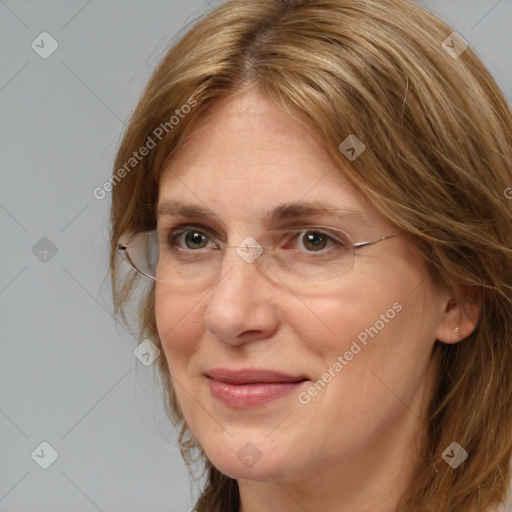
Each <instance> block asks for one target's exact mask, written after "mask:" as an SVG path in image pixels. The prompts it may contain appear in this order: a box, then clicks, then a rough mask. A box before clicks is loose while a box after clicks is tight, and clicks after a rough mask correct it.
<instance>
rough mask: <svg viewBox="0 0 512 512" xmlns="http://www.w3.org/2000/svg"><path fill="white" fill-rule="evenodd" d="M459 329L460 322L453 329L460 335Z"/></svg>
mask: <svg viewBox="0 0 512 512" xmlns="http://www.w3.org/2000/svg"><path fill="white" fill-rule="evenodd" d="M459 329H460V324H457V327H455V329H453V332H454V333H456V334H459V335H460V332H459Z"/></svg>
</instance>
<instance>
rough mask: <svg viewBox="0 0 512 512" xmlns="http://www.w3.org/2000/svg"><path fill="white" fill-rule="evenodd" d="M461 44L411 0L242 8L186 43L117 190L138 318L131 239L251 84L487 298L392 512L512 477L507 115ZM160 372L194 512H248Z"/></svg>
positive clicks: (132, 127)
mask: <svg viewBox="0 0 512 512" xmlns="http://www.w3.org/2000/svg"><path fill="white" fill-rule="evenodd" d="M451 33H452V30H451V29H450V28H449V27H448V26H447V25H446V24H445V23H443V22H442V21H440V20H438V19H437V18H436V17H434V16H433V15H431V14H429V13H428V12H426V11H425V10H423V9H422V8H420V7H418V6H417V5H415V4H414V3H413V2H412V1H409V0H357V1H355V0H309V1H308V0H297V1H285V0H258V1H257V2H248V1H246V0H231V1H229V2H227V3H225V4H223V5H221V6H219V7H218V8H216V9H215V10H214V11H213V12H211V13H210V14H208V15H206V16H205V17H204V18H202V19H201V20H199V21H198V22H197V23H196V24H195V26H194V27H193V29H192V30H189V31H187V33H186V34H185V35H184V36H183V37H182V38H181V39H180V40H179V41H178V42H177V43H176V44H174V45H173V46H172V48H170V50H169V51H168V52H167V54H166V55H165V57H164V58H163V59H162V61H161V63H160V64H159V65H158V67H157V69H156V70H155V71H154V73H153V75H152V77H151V78H150V80H149V82H148V84H147V86H146V89H145V91H144V93H143V95H142V97H141V99H140V101H139V103H138V105H137V107H136V109H135V111H134V113H133V115H132V116H131V119H130V122H129V125H128V128H127V130H126V133H125V135H124V138H123V140H122V143H121V145H120V148H119V151H118V154H117V158H116V162H115V172H114V177H115V178H116V179H115V181H114V182H113V187H112V210H111V223H112V230H111V260H110V261H111V272H112V283H113V292H114V302H115V308H116V313H117V314H120V315H121V317H122V318H123V319H124V321H127V318H126V315H125V312H126V308H127V305H128V303H129V299H130V297H132V298H133V297H134V296H135V294H134V293H133V292H134V290H135V285H136V282H137V281H138V279H139V277H138V276H137V277H135V276H134V275H131V276H129V277H128V278H127V277H126V276H125V275H123V274H121V273H120V271H119V265H118V264H117V259H116V246H117V243H118V242H119V239H120V237H121V236H122V235H123V234H125V233H127V232H130V233H137V232H140V231H146V230H150V229H154V228H155V227H156V217H155V204H156V201H157V195H158V180H159V173H160V171H161V169H162V166H163V164H164V162H165V161H166V160H167V159H168V158H170V157H172V155H173V154H175V153H176V151H177V150H178V149H179V148H180V147H181V146H182V144H183V142H184V141H185V140H186V138H187V136H188V135H189V134H190V132H191V131H192V130H193V128H194V126H195V124H196V122H197V121H198V119H200V118H201V117H202V116H204V114H205V112H206V110H207V108H208V107H209V106H210V105H211V104H212V102H214V101H216V100H218V99H219V98H221V97H225V96H227V95H229V94H233V93H237V92H240V91H243V90H245V89H246V88H248V87H256V88H258V90H260V91H261V92H263V93H264V94H266V95H267V96H268V97H269V98H271V99H272V100H273V101H274V102H275V103H276V104H277V105H279V106H280V107H281V108H282V109H283V110H285V111H286V112H288V113H289V114H290V115H292V116H294V117H295V118H296V119H297V120H299V121H301V122H303V123H306V124H307V125H308V126H310V127H311V128H312V129H313V130H314V131H315V132H316V133H317V134H318V135H319V136H320V137H321V139H322V140H323V142H324V144H325V149H326V150H327V151H328V152H329V154H330V155H331V157H332V158H333V160H334V161H335V162H339V164H340V166H343V168H344V169H345V170H346V176H347V177H348V179H349V180H350V181H351V182H352V183H353V184H354V185H355V186H356V187H357V188H358V189H359V190H360V191H361V192H362V193H363V194H364V195H365V196H366V197H367V198H369V200H370V201H371V203H372V204H373V205H374V206H375V207H376V208H378V209H379V211H380V212H381V213H382V214H383V215H384V216H385V217H387V218H388V219H389V220H391V221H392V222H393V223H395V224H396V225H397V226H399V227H400V228H401V229H403V230H404V231H406V232H407V233H409V234H411V235H412V236H413V237H414V238H415V240H416V241H417V246H418V249H419V250H420V251H421V253H422V254H423V256H424V258H425V260H426V261H428V262H430V264H431V266H432V268H433V269H434V270H435V272H436V275H437V276H438V277H439V278H440V279H442V280H444V281H445V282H446V283H448V284H449V285H451V286H453V287H454V289H455V287H456V286H458V285H465V286H466V287H473V289H476V290H479V291H480V292H481V294H482V297H483V310H482V314H481V316H480V319H479V324H478V326H477V328H476V330H475V331H474V332H473V334H472V335H471V336H470V337H469V338H468V339H466V340H464V341H462V342H460V343H456V344H453V345H447V344H442V343H436V345H435V352H436V353H437V354H438V355H439V357H440V361H441V364H440V369H439V374H438V379H437V385H436V388H435V391H434V394H433V396H432V398H431V402H430V408H429V417H428V418H427V427H426V428H427V429H428V434H427V438H428V442H427V443H426V445H425V447H424V452H423V453H422V454H421V457H420V458H419V460H418V467H417V470H416V473H415V476H414V479H413V481H412V484H411V485H410V488H409V490H408V492H407V493H406V494H405V495H404V496H403V497H402V500H401V502H400V504H398V505H397V509H396V510H397V511H405V510H408V511H414V512H433V511H435V512H457V511H460V512H481V511H483V510H487V509H488V508H489V507H492V506H497V505H498V504H500V503H501V502H502V501H503V500H504V499H505V497H506V494H507V488H508V483H509V480H510V477H511V469H510V465H509V464H510V459H511V456H512V435H511V433H512V378H511V374H510V362H511V361H512V305H511V303H512V300H511V299H512V250H511V248H512V216H511V213H512V212H511V205H512V201H509V200H507V199H506V197H505V196H506V195H507V194H506V193H505V190H507V189H508V187H510V186H512V170H511V168H512V113H511V110H510V107H509V105H508V104H507V102H506V101H505V99H504V96H503V94H502V93H501V91H500V90H499V88H498V86H497V85H496V83H495V81H494V80H493V78H492V77H491V76H490V74H489V73H488V71H487V70H486V69H485V67H484V66H483V64H482V63H481V61H480V60H479V59H478V58H477V57H476V55H475V54H474V53H473V51H472V50H471V49H470V48H468V49H466V50H465V51H464V52H463V53H462V54H461V55H460V56H456V55H453V54H450V53H449V52H448V51H446V50H447V48H446V45H445V47H444V48H443V41H445V40H447V38H448V37H449V36H450V34H451ZM448 41H449V44H448V47H450V46H453V41H452V40H450V39H448ZM158 128H160V129H159V130H158ZM350 134H355V135H356V136H357V137H358V138H359V139H360V140H361V141H363V142H364V144H365V145H366V150H365V151H364V153H363V154H362V155H361V156H360V157H359V158H358V159H357V160H355V161H353V162H351V163H349V162H348V161H347V160H346V159H345V158H344V156H343V154H342V153H341V152H340V151H339V150H338V145H339V144H340V143H341V142H342V141H343V140H344V139H345V138H346V137H347V136H348V135H350ZM150 141H151V142H150ZM153 146H156V147H154V148H153ZM143 147H146V148H150V149H149V150H148V151H139V148H143ZM134 152H137V156H136V157H135V156H134ZM139 153H140V154H139ZM143 154H144V155H143ZM141 155H143V156H141ZM132 158H136V159H135V160H131V159H132ZM128 162H130V164H129V166H130V167H131V168H132V169H130V168H127V163H128ZM132 164H133V165H132ZM121 169H124V170H125V172H121ZM121 175H122V176H121ZM153 291H154V288H153V287H150V288H149V289H148V290H146V291H145V292H144V293H142V294H140V293H139V294H137V295H136V299H137V303H138V304H139V310H138V314H137V317H138V321H139V334H140V339H142V338H143V337H151V338H152V339H153V341H154V342H155V344H156V345H157V346H159V347H161V344H160V340H159V337H158V332H157V328H156V322H155V315H154V294H153ZM462 299H463V300H464V297H462ZM157 365H158V372H159V373H158V375H159V376H160V377H161V386H162V389H163V392H164V400H165V406H166V410H167V412H168V415H169V417H170V418H171V420H172V421H173V422H174V424H175V425H176V426H177V427H178V429H179V440H180V446H181V450H182V454H183V456H184V458H185V460H186V461H188V462H189V463H191V462H192V460H193V458H194V454H196V455H197V454H198V456H199V457H200V459H201V460H202V461H203V463H204V467H205V468H206V471H207V472H208V481H207V484H206V487H205V488H204V490H203V492H202V495H201V496H200V498H199V500H198V502H197V504H196V509H197V510H198V511H199V512H230V511H233V512H235V511H236V512H238V507H239V494H238V486H237V483H236V481H235V480H232V479H230V478H228V477H227V476H225V475H223V474H221V473H220V472H219V471H218V470H217V469H216V468H215V467H213V465H212V464H211V463H210V462H209V461H208V459H207V458H206V456H205V454H204V452H202V450H201V448H200V447H199V446H198V445H197V443H195V441H194V439H193V438H192V436H191V434H190V431H189V430H188V428H187V425H186V424H185V422H184V418H183V416H182V413H181V411H180V407H179V404H178V403H177V400H176V395H175V393H174V390H173V387H172V382H171V379H170V376H169V369H168V365H167V361H166V360H165V357H160V358H159V359H158V363H157ZM453 441H457V442H458V443H459V444H460V445H462V446H463V447H464V448H465V449H466V451H467V452H469V458H468V459H467V460H466V461H465V462H464V464H463V466H462V467H461V468H459V469H458V470H453V469H452V468H451V467H449V466H448V465H447V464H446V463H445V462H444V461H443V459H442V458H441V454H442V452H443V451H444V450H445V448H446V447H448V446H449V445H450V444H451V443H452V442H453ZM433 465H435V466H436V468H437V469H438V472H435V471H433V469H432V468H433Z"/></svg>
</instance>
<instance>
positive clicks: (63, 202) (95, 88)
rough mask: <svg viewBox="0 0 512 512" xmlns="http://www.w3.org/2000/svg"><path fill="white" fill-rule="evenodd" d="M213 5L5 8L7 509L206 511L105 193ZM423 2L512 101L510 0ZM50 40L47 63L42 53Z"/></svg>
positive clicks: (3, 387) (2, 477)
mask: <svg viewBox="0 0 512 512" xmlns="http://www.w3.org/2000/svg"><path fill="white" fill-rule="evenodd" d="M216 3H217V2H215V1H214V0H210V2H207V1H206V0H188V1H187V2H179V1H176V0H165V1H164V0H150V1H145V2H135V1H133V0H125V1H120V0H115V1H114V0H107V1H105V0H103V1H100V0H89V1H86V0H68V1H63V0H60V1H57V0H53V1H51V0H48V1H41V0H32V1H29V0H24V1H23V0H4V1H3V0H0V39H1V44H0V59H1V60H0V112H1V116H0V133H1V137H0V159H1V170H2V173H1V181H0V223H1V233H2V241H1V242H0V251H1V252H0V254H1V262H0V264H1V267H0V268H1V272H0V315H1V323H0V333H1V345H0V346H1V355H0V432H1V437H0V460H1V461H2V463H1V465H0V512H36V511H37V512H43V511H48V512H50V511H51V512H66V511H70V510H73V512H82V511H83V512H94V511H98V510H99V511H103V512H115V511H123V512H132V511H133V512H135V511H144V512H163V511H178V512H180V511H183V512H187V511H188V510H189V508H190V507H192V506H193V503H194V498H195V496H196V495H197V490H196V486H195V485H194V484H193V483H190V479H189V475H188V472H187V469H186V467H185V466H184V464H183V463H182V461H181V459H180V457H179V454H178V450H177V448H176V438H175V434H174V433H173V430H172V427H171V426H170V425H169V422H168V421H167V419H166V418H165V415H164V414H163V408H162V405H161V402H160V391H159V390H158V389H156V387H155V385H154V384H153V381H152V377H151V374H152V367H151V366H149V367H147V366H144V365H143V364H142V363H141V362H139V360H138V359H136V358H135V356H134V354H133V350H134V348H135V346H136V344H137V340H136V339H134V338H133V337H132V336H131V335H130V334H129V333H128V332H126V331H125V330H124V329H123V328H122V327H116V326H115V324H114V321H113V319H112V317H111V304H110V298H109V295H108V293H109V292H108V286H107V285H106V281H105V277H106V273H107V261H106V254H107V229H108V222H107V220H108V208H109V200H110V197H109V196H108V194H107V197H106V198H105V199H104V200H97V199H95V198H94V197H93V190H94V189H95V188H96V187H98V186H101V185H102V184H103V183H104V182H105V181H106V180H107V179H108V177H109V176H110V174H111V168H112V165H113V159H114V155H115V150H116V147H117V144H118V142H119V138H120V134H121V131H122V129H123V123H124V122H125V120H126V119H127V117H128V116H129V114H130V112H131V111H132V109H133V107H134V106H135V102H136V99H137V97H138V95H139V94H140V92H141V90H142V87H143V86H144V84H145V81H146V80H147V78H148V76H149V73H150V71H151V69H153V67H154V65H155V64H156V62H157V61H158V58H159V56H161V55H162V54H163V52H164V51H165V49H166V48H167V46H168V45H169V44H170V43H171V41H173V40H174V39H175V38H176V37H177V34H178V33H181V32H182V31H183V30H184V29H185V27H186V26H188V24H189V23H190V22H192V20H193V19H195V18H196V17H197V16H198V15H200V14H201V13H203V12H206V11H208V10H210V9H211V8H212V6H213V5H215V4H216ZM422 3H423V4H424V5H425V6H427V7H429V8H430V9H431V10H433V11H434V12H435V13H437V14H438V15H440V16H441V17H442V18H444V19H445V20H447V21H448V22H449V23H451V24H452V26H453V28H454V30H456V31H458V32H459V33H460V34H461V35H462V36H463V37H464V38H465V39H466V40H467V41H468V42H469V43H470V45H471V46H472V48H473V49H474V50H476V51H477V53H478V54H479V55H480V56H481V57H482V58H483V60H484V61H485V62H486V64H487V65H488V67H489V68H490V70H491V72H492V73H493V74H494V76H495V77H496V79H497V81H498V83H499V84H500V85H501V87H502V88H503V90H504V92H505V94H506V96H507V97H508V98H509V101H511V100H510V98H512V31H511V30H510V27H511V26H512V0H501V1H497V0H472V1H464V0H448V1H447V0H430V1H423V2H422ZM43 31H46V32H49V33H50V34H51V36H52V37H53V38H54V39H55V40H56V41H57V42H58V44H59V47H58V49H57V51H55V53H53V54H52V55H51V56H50V57H49V58H48V59H42V58H41V57H40V56H39V55H38V54H37V53H36V52H35V51H34V50H33V49H32V48H31V43H32V41H34V40H35V39H36V38H37V36H39V34H41V32H43ZM45 46H46V48H48V46H47V45H45ZM43 237H46V238H47V239H49V240H50V241H51V242H49V241H48V240H43V241H41V239H42V238H43ZM34 247H35V248H34ZM52 249H53V252H55V250H56V251H57V252H56V253H55V254H53V252H52ZM45 250H48V251H49V252H48V253H45V252H44V251H45ZM41 259H43V261H41ZM44 441H45V442H47V443H49V444H50V445H51V446H52V447H53V448H54V449H55V450H56V451H57V452H58V458H57V459H56V460H55V462H54V463H53V464H52V465H51V466H50V467H48V469H42V468H41V467H40V466H39V465H38V464H36V462H35V461H34V460H33V458H32V457H31V454H32V453H33V452H34V450H36V448H37V450H36V453H38V454H39V457H37V456H36V455H34V458H35V459H36V460H38V461H40V462H42V461H43V459H45V460H49V456H50V454H49V451H48V450H47V449H46V448H44V447H43V452H41V448H40V447H39V445H40V444H41V443H42V442H44Z"/></svg>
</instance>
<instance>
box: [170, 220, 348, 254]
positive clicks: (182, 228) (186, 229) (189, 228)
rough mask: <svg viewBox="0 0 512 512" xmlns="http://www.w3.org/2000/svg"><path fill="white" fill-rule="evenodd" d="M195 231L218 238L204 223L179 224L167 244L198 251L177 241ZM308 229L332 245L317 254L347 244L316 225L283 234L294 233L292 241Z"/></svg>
mask: <svg viewBox="0 0 512 512" xmlns="http://www.w3.org/2000/svg"><path fill="white" fill-rule="evenodd" d="M193 231H196V232H198V233H200V234H201V235H204V236H206V237H208V239H209V241H211V242H213V243H215V238H218V237H216V236H215V234H214V233H213V231H212V230H211V229H210V228H208V227H206V226H202V225H198V224H185V225H178V226H174V227H172V228H169V229H167V230H166V232H165V240H166V242H167V246H168V247H169V248H171V249H178V250H182V251H190V252H197V251H198V250H199V249H196V250H194V249H189V248H183V247H179V244H178V243H177V242H179V239H180V238H181V237H182V236H183V235H186V234H187V233H190V232H193ZM308 231H311V232H313V233H318V234H321V235H324V236H326V237H327V239H328V244H329V246H330V247H327V248H325V249H324V250H322V251H317V254H322V253H325V252H327V251H328V250H329V248H331V249H332V245H334V246H338V247H340V246H345V245H346V244H345V242H344V241H342V240H338V239H337V238H335V237H334V235H332V234H329V233H328V232H327V231H325V230H323V229H315V226H311V229H310V228H308V227H306V228H304V227H301V228H300V229H299V228H297V230H296V231H294V228H293V227H290V228H287V229H286V231H283V234H284V233H290V234H293V236H292V237H291V241H296V240H298V239H299V237H300V235H301V234H304V233H307V232H308ZM305 252H308V253H311V254H315V251H305Z"/></svg>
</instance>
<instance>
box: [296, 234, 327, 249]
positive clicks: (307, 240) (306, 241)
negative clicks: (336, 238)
mask: <svg viewBox="0 0 512 512" xmlns="http://www.w3.org/2000/svg"><path fill="white" fill-rule="evenodd" d="M328 239H329V237H328V236H327V235H326V234H325V233H321V232H320V231H307V232H306V233H304V234H302V237H301V242H302V244H303V245H304V247H305V248H306V249H307V250H308V251H312V252H317V251H321V250H323V249H325V247H326V246H327V244H328V243H329V240H328Z"/></svg>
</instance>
